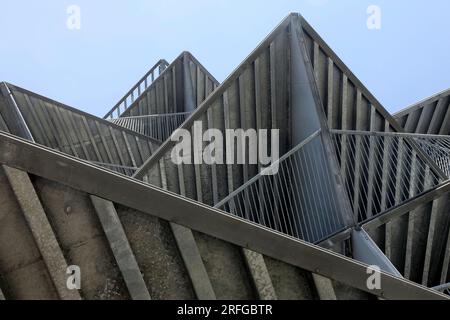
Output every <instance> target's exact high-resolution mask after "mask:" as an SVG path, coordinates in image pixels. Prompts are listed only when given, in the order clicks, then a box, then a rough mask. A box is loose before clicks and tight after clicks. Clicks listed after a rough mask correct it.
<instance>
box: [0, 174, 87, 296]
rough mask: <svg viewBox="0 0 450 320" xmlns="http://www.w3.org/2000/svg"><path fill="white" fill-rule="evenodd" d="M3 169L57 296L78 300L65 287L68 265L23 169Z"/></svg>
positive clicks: (76, 294) (76, 292) (75, 294)
mask: <svg viewBox="0 0 450 320" xmlns="http://www.w3.org/2000/svg"><path fill="white" fill-rule="evenodd" d="M3 169H4V170H5V173H6V176H7V178H8V181H9V183H10V184H11V188H12V190H13V191H14V194H15V196H16V198H17V201H18V203H19V205H20V208H21V209H22V212H23V214H24V216H25V219H26V221H27V223H28V226H29V228H30V230H31V232H32V234H33V237H34V239H35V242H36V245H37V247H38V248H39V251H40V252H41V255H42V258H43V259H44V262H45V264H46V266H47V269H48V272H49V274H50V277H51V278H52V280H53V284H54V286H55V289H56V291H57V292H58V295H59V297H60V298H61V299H63V300H80V299H81V297H80V294H79V293H78V291H77V290H69V289H68V288H67V274H66V272H67V267H68V265H67V262H66V260H65V258H64V255H63V253H62V251H61V248H60V247H59V244H58V241H57V240H56V236H55V234H54V233H53V230H52V227H51V225H50V222H49V221H48V219H47V215H46V214H45V212H44V209H43V207H42V204H41V202H40V201H39V198H38V196H37V194H36V191H35V189H34V187H33V184H32V183H31V180H30V177H29V176H28V174H27V173H26V172H24V171H20V170H17V169H13V168H10V167H7V166H3Z"/></svg>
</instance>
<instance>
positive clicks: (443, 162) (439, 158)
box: [411, 134, 450, 178]
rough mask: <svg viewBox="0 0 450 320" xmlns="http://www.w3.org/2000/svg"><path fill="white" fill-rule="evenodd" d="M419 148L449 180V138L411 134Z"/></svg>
mask: <svg viewBox="0 0 450 320" xmlns="http://www.w3.org/2000/svg"><path fill="white" fill-rule="evenodd" d="M411 136H412V137H413V139H414V141H415V142H416V143H417V144H418V145H419V146H420V148H421V149H422V150H423V151H424V152H425V153H426V154H427V155H428V156H429V157H430V158H431V159H432V160H433V161H434V162H435V163H436V164H437V165H438V167H439V168H440V169H441V170H442V172H444V173H445V175H446V176H447V177H449V178H450V136H442V135H429V134H411Z"/></svg>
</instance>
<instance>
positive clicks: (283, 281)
mask: <svg viewBox="0 0 450 320" xmlns="http://www.w3.org/2000/svg"><path fill="white" fill-rule="evenodd" d="M264 261H265V262H266V266H267V270H268V271H269V274H270V277H271V279H272V283H273V286H274V288H275V292H276V293H277V297H278V299H280V300H312V299H314V298H315V297H316V295H315V292H314V289H313V283H312V281H311V279H310V276H309V273H308V272H305V271H303V270H301V269H299V268H296V267H294V266H292V265H289V264H287V263H284V262H281V261H278V260H275V259H272V258H270V257H267V256H264Z"/></svg>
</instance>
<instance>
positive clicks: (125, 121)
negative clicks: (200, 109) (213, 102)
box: [110, 112, 191, 141]
mask: <svg viewBox="0 0 450 320" xmlns="http://www.w3.org/2000/svg"><path fill="white" fill-rule="evenodd" d="M190 114H191V112H179V113H166V114H152V115H146V116H136V117H121V118H118V119H111V120H110V121H111V122H113V123H115V124H117V125H119V126H122V127H125V128H127V129H130V130H133V131H135V132H138V133H140V134H143V135H145V136H147V137H151V138H154V139H158V140H160V141H165V140H167V139H168V138H169V137H170V135H171V134H172V133H173V132H174V131H175V130H176V129H178V128H179V127H180V125H181V124H182V123H183V122H184V121H185V120H186V119H187V118H188V117H189V115H190Z"/></svg>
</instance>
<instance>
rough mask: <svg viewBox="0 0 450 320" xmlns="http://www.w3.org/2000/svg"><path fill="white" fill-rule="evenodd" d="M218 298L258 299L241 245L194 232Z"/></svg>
mask: <svg viewBox="0 0 450 320" xmlns="http://www.w3.org/2000/svg"><path fill="white" fill-rule="evenodd" d="M193 233H194V237H195V240H196V242H197V245H198V249H199V250H200V254H201V256H202V259H203V262H204V264H205V268H206V270H207V272H208V275H209V278H210V279H211V283H212V286H213V288H214V292H215V293H216V296H217V299H226V300H229V299H256V298H258V297H257V296H256V295H255V292H254V291H255V290H254V289H253V286H252V283H251V280H250V279H251V277H250V274H249V273H248V271H247V267H246V265H245V262H244V259H243V257H242V252H241V250H240V248H239V247H237V246H234V245H232V244H230V243H228V242H225V241H222V240H219V239H216V238H214V237H211V236H208V235H205V234H202V233H198V232H193Z"/></svg>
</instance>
